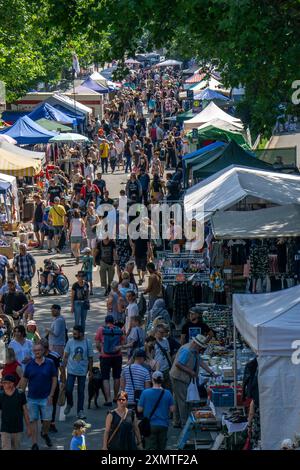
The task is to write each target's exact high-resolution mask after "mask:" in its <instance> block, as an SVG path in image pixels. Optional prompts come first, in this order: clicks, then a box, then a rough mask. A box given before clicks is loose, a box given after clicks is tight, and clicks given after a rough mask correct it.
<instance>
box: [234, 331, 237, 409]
mask: <svg viewBox="0 0 300 470" xmlns="http://www.w3.org/2000/svg"><path fill="white" fill-rule="evenodd" d="M233 345H234V352H233V387H234V407H236V406H237V348H236V327H235V325H233Z"/></svg>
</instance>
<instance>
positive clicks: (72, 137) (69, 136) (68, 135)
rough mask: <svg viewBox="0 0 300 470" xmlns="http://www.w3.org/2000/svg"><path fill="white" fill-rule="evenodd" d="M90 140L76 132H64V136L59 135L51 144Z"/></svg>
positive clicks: (53, 138) (51, 140)
mask: <svg viewBox="0 0 300 470" xmlns="http://www.w3.org/2000/svg"><path fill="white" fill-rule="evenodd" d="M88 141H89V139H88V138H87V137H85V136H84V135H81V134H75V133H74V132H64V133H63V134H58V135H56V136H55V137H52V139H50V140H49V142H88Z"/></svg>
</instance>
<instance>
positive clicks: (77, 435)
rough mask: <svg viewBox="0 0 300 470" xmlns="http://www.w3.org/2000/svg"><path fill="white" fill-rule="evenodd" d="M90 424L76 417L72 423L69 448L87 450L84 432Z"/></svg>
mask: <svg viewBox="0 0 300 470" xmlns="http://www.w3.org/2000/svg"><path fill="white" fill-rule="evenodd" d="M90 427H91V425H90V424H88V423H86V422H85V421H83V420H82V419H78V420H77V421H75V423H74V424H73V433H72V436H73V437H72V440H71V444H70V450H87V449H86V442H85V433H86V430H87V429H88V428H90Z"/></svg>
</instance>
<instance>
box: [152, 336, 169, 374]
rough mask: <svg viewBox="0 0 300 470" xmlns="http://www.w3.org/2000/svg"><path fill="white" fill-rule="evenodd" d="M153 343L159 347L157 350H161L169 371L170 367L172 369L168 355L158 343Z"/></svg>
mask: <svg viewBox="0 0 300 470" xmlns="http://www.w3.org/2000/svg"><path fill="white" fill-rule="evenodd" d="M155 343H156V344H157V346H158V347H159V349H160V350H161V352H162V353H163V355H164V356H165V358H166V359H167V361H168V365H169V369H171V367H172V362H171V361H170V358H169V355H168V353H167V351H166V350H165V349H164V348H163V347H162V346H161V344H159V342H158V341H155Z"/></svg>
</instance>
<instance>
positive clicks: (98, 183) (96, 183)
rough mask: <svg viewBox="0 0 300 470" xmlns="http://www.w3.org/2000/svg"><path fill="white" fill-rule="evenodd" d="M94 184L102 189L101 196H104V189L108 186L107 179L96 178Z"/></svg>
mask: <svg viewBox="0 0 300 470" xmlns="http://www.w3.org/2000/svg"><path fill="white" fill-rule="evenodd" d="M93 184H95V185H96V186H97V188H98V189H99V191H100V194H101V196H103V192H104V189H105V188H106V183H105V181H104V180H103V179H101V180H98V179H96V180H94V181H93Z"/></svg>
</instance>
